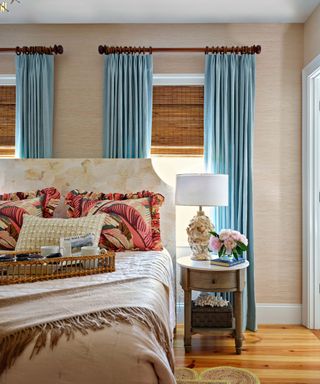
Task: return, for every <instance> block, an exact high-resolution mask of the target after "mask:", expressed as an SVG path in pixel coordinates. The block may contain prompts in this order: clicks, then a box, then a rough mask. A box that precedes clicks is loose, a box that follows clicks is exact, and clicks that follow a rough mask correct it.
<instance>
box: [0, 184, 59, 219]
mask: <svg viewBox="0 0 320 384" xmlns="http://www.w3.org/2000/svg"><path fill="white" fill-rule="evenodd" d="M35 197H40V198H41V203H42V209H43V217H52V216H53V212H54V210H55V209H56V208H57V206H58V204H59V201H60V192H59V191H58V190H57V189H56V188H54V187H50V188H44V189H41V190H40V189H38V190H35V191H30V192H12V193H4V194H3V195H0V202H1V201H3V200H5V201H7V200H10V201H19V200H26V199H34V198H35Z"/></svg>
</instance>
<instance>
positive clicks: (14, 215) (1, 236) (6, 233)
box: [0, 197, 43, 250]
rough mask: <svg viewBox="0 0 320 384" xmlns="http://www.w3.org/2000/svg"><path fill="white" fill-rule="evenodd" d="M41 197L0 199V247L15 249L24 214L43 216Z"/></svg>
mask: <svg viewBox="0 0 320 384" xmlns="http://www.w3.org/2000/svg"><path fill="white" fill-rule="evenodd" d="M41 200H42V199H41V197H35V198H33V199H24V200H17V201H10V200H9V201H0V249H5V250H14V249H15V246H16V242H17V240H18V236H19V233H20V229H21V227H22V222H23V215H25V214H28V215H32V216H39V217H42V210H43V206H42V201H41Z"/></svg>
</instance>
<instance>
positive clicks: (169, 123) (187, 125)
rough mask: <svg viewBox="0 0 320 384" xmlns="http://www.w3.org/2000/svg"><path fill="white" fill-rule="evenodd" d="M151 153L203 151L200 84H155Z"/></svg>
mask: <svg viewBox="0 0 320 384" xmlns="http://www.w3.org/2000/svg"><path fill="white" fill-rule="evenodd" d="M151 153H152V154H159V155H161V154H166V155H181V156H183V155H202V154H203V87H202V86H154V87H153V117H152V147H151Z"/></svg>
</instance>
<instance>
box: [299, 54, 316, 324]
mask: <svg viewBox="0 0 320 384" xmlns="http://www.w3.org/2000/svg"><path fill="white" fill-rule="evenodd" d="M302 77H303V175H302V176H303V298H302V322H303V324H304V325H305V326H306V327H308V328H312V329H320V55H319V56H318V57H316V58H315V59H314V60H313V61H312V62H311V63H310V64H308V65H307V66H306V67H305V68H304V70H303V75H302Z"/></svg>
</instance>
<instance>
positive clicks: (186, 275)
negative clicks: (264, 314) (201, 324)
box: [177, 256, 249, 354]
mask: <svg viewBox="0 0 320 384" xmlns="http://www.w3.org/2000/svg"><path fill="white" fill-rule="evenodd" d="M177 263H178V264H179V265H180V268H181V279H180V284H181V286H182V288H183V290H184V347H185V351H186V352H190V351H191V336H192V334H195V333H202V332H203V331H204V329H202V328H196V329H192V326H191V296H192V295H191V294H192V291H204V292H234V303H233V304H234V318H235V329H234V335H235V347H236V352H237V354H241V349H242V339H243V335H242V292H243V289H244V287H245V283H246V268H248V266H249V262H248V261H245V262H244V263H242V264H238V265H235V266H234V267H220V266H215V265H211V264H210V261H195V260H191V257H190V256H187V257H181V258H180V259H178V260H177ZM205 331H206V332H208V330H207V329H206V330H205ZM210 331H216V330H215V329H214V328H210Z"/></svg>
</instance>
